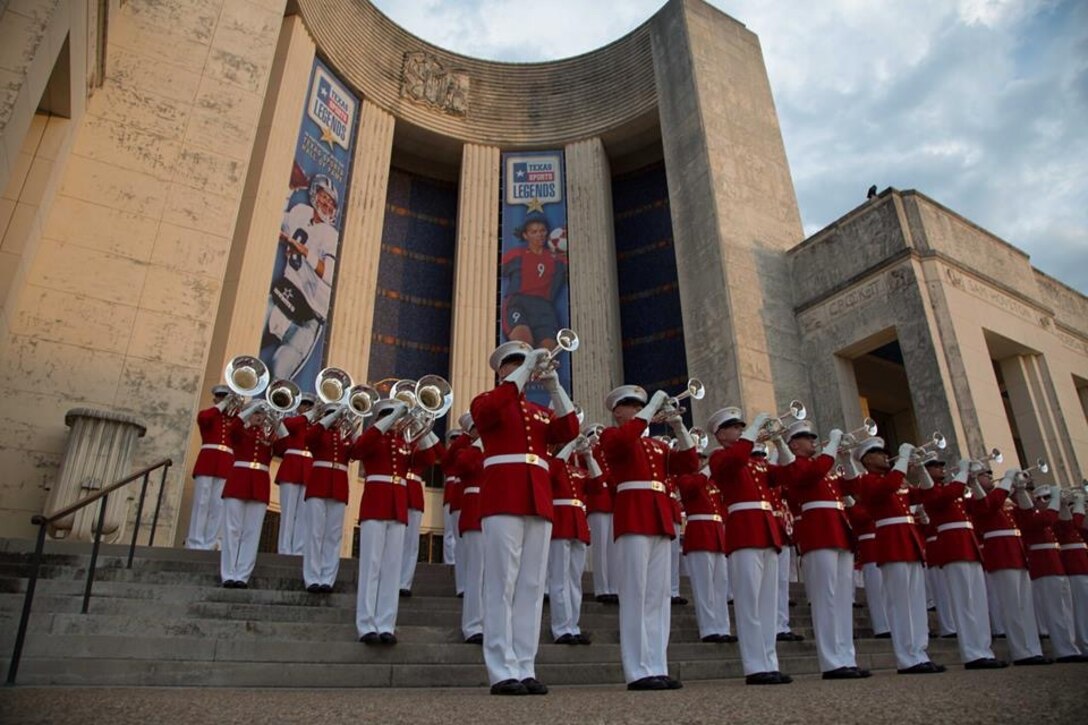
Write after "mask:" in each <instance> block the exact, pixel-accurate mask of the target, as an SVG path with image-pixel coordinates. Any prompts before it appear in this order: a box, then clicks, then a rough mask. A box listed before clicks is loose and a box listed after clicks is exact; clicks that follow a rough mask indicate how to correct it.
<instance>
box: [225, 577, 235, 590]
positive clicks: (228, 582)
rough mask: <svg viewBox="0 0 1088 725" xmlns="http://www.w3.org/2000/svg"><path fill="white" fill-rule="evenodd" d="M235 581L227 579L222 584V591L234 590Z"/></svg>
mask: <svg viewBox="0 0 1088 725" xmlns="http://www.w3.org/2000/svg"><path fill="white" fill-rule="evenodd" d="M234 585H235V581H234V580H233V579H227V580H226V581H225V582H223V588H224V589H234Z"/></svg>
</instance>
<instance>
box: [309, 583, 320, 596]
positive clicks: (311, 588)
mask: <svg viewBox="0 0 1088 725" xmlns="http://www.w3.org/2000/svg"><path fill="white" fill-rule="evenodd" d="M306 591H308V592H309V593H310V594H317V593H318V592H319V591H321V585H320V584H311V585H310V586H308V587H306Z"/></svg>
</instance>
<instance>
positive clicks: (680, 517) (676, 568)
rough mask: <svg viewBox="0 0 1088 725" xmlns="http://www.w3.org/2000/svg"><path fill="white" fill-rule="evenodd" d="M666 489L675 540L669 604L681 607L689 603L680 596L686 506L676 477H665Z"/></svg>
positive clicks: (672, 552) (671, 551)
mask: <svg viewBox="0 0 1088 725" xmlns="http://www.w3.org/2000/svg"><path fill="white" fill-rule="evenodd" d="M666 445H668V443H666ZM665 488H666V489H667V490H668V492H669V501H670V502H671V503H672V524H673V528H672V530H673V538H672V541H670V542H669V602H670V604H673V605H675V606H681V605H684V604H687V603H688V600H687V599H686V598H684V597H682V596H680V553H681V552H680V548H681V546H680V544H681V541H680V540H681V538H682V534H683V531H684V505H683V503H682V502H681V498H680V489H679V488H677V487H676V476H665Z"/></svg>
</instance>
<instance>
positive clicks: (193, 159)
mask: <svg viewBox="0 0 1088 725" xmlns="http://www.w3.org/2000/svg"><path fill="white" fill-rule="evenodd" d="M245 177H246V163H245V162H244V161H240V160H238V159H235V158H230V157H227V156H222V155H220V154H217V153H213V152H211V151H204V150H202V149H197V148H192V147H189V146H187V147H185V148H183V149H182V150H181V154H180V155H179V156H178V161H177V169H176V170H175V178H176V179H178V183H184V184H185V185H186V186H191V187H193V188H196V189H199V190H201V191H205V192H209V193H211V194H215V195H217V196H226V197H228V198H234V199H237V198H241V196H242V184H243V182H244V181H245Z"/></svg>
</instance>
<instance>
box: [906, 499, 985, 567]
mask: <svg viewBox="0 0 1088 725" xmlns="http://www.w3.org/2000/svg"><path fill="white" fill-rule="evenodd" d="M966 488H967V487H966V486H964V484H962V483H956V482H955V481H953V482H951V483H944V484H939V485H937V486H934V487H933V488H931V489H928V490H926V491H921V492H920V493H921V496H922V503H923V505H924V506H925V507H926V514H927V515H928V516H929V522H930V524H932V525H933V527H934V530H935V531H936V533H937V545H936V546H935V547H934V548H933V554H932V556H930V554H929V551H928V549H927V551H926V562H927V563H928V564H929V565H930V566H944V565H945V564H949V563H951V562H953V561H978V562H981V561H982V549H981V548H980V547H979V541H978V537H977V536H976V535H975V524H974V522H973V521H971V517H970V516H968V514H967V504H966V502H965V501H964V500H963V492H964V491H965V490H966Z"/></svg>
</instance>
